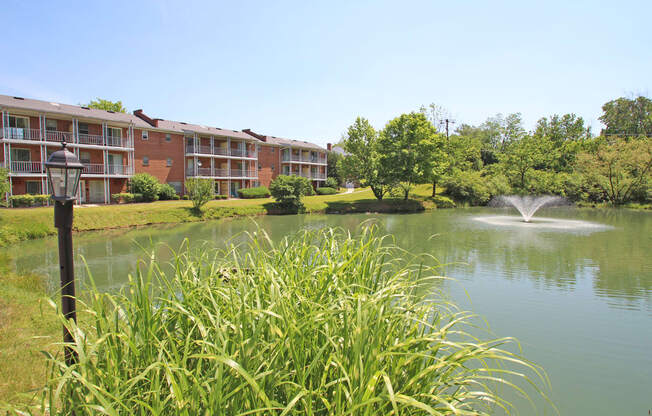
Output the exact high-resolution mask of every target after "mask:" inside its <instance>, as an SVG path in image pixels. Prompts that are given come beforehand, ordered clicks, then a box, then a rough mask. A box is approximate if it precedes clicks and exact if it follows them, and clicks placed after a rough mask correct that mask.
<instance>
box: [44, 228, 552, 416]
mask: <svg viewBox="0 0 652 416" xmlns="http://www.w3.org/2000/svg"><path fill="white" fill-rule="evenodd" d="M176 265H177V267H176V268H175V270H174V272H170V274H168V275H165V274H164V272H163V271H162V270H163V269H161V268H160V267H158V265H157V263H156V259H151V263H150V264H149V267H147V266H146V265H145V266H143V268H142V269H140V270H139V272H138V273H137V275H136V276H134V278H133V279H132V280H131V283H130V286H129V287H128V288H126V289H125V291H124V292H122V293H113V294H99V293H94V294H92V296H89V298H90V299H92V300H91V301H90V302H88V303H87V304H86V305H83V306H80V307H81V309H82V311H81V312H80V317H81V322H83V323H82V324H81V325H80V328H79V329H77V330H74V331H73V332H74V333H75V334H77V336H76V338H75V345H74V348H75V349H76V350H77V351H78V354H79V362H78V364H75V365H74V367H73V368H69V367H67V366H66V364H65V363H63V362H62V361H61V357H58V358H57V357H55V358H53V359H52V360H51V361H50V364H51V365H52V368H53V371H52V373H51V375H50V378H49V380H48V382H47V385H46V387H45V389H44V390H43V394H44V398H45V399H46V400H45V403H48V404H51V405H52V408H50V409H48V410H47V413H50V414H71V413H72V412H74V414H77V415H85V414H89V415H90V414H98V413H100V412H101V413H103V414H110V415H113V414H115V415H117V414H159V415H167V414H170V415H177V414H188V415H191V414H192V415H194V414H225V415H226V414H250V415H263V414H265V415H308V414H309V415H350V414H356V415H377V414H383V415H385V414H395V415H397V414H403V415H424V414H446V415H448V414H477V415H488V414H494V413H495V412H496V410H497V408H499V407H503V408H506V409H510V404H509V402H508V401H507V400H506V396H504V395H505V394H506V393H507V391H508V390H510V387H511V386H514V388H515V389H516V390H515V391H514V393H517V394H518V392H519V391H521V390H520V389H521V388H522V387H525V389H526V391H527V392H530V393H534V394H538V393H541V390H540V389H539V387H540V386H543V385H545V384H546V381H545V378H544V376H543V374H542V372H541V371H540V370H539V369H538V368H537V367H535V366H533V365H531V364H529V363H527V362H526V361H524V360H522V359H521V358H519V357H518V356H515V355H514V354H512V353H510V352H509V351H507V350H506V348H509V344H512V341H511V340H509V339H492V340H483V339H478V338H477V337H476V336H472V335H469V334H467V331H469V330H471V328H472V320H473V318H472V316H471V315H470V314H468V313H466V312H461V311H459V310H457V309H456V307H455V306H454V305H452V304H451V303H450V302H448V301H446V300H445V299H443V298H442V297H439V296H437V293H438V289H437V288H438V287H439V286H440V285H441V282H442V278H440V277H438V276H437V270H436V269H433V268H429V267H427V266H425V265H423V264H422V263H421V260H420V259H419V258H418V257H414V256H412V255H409V254H408V253H406V252H404V251H403V250H401V249H399V248H398V247H394V246H392V245H390V244H389V239H386V238H384V237H381V236H377V235H375V234H374V231H373V229H363V230H362V231H361V233H360V234H358V235H356V236H351V235H350V234H349V233H348V232H346V231H344V230H333V229H321V230H317V231H315V230H313V231H302V232H300V233H298V234H296V235H294V236H290V237H286V238H285V239H284V240H282V241H281V242H280V243H272V242H271V241H270V239H269V238H268V237H267V235H266V234H264V232H261V231H259V232H258V233H257V234H255V235H253V236H252V239H251V240H250V242H249V244H248V248H247V249H245V250H236V249H235V248H234V247H229V248H227V249H225V250H223V251H221V250H216V249H213V248H211V247H207V246H201V247H195V249H194V250H188V251H183V252H181V253H180V255H179V256H178V257H177V258H176ZM73 329H74V328H73ZM476 335H477V334H476ZM512 370H514V371H513V372H512ZM530 382H533V383H534V384H531V385H530ZM511 383H515V384H511ZM61 386H62V387H63V388H60V387H61ZM71 386H74V387H73V388H71ZM537 392H538V393H537ZM44 410H45V409H43V408H36V409H31V411H34V412H35V413H39V414H41V413H44Z"/></svg>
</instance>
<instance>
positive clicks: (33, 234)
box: [0, 187, 433, 247]
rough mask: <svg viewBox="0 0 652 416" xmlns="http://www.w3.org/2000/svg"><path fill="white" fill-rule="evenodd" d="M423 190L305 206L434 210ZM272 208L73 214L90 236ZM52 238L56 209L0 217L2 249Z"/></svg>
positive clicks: (153, 206) (238, 203)
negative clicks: (410, 197)
mask: <svg viewBox="0 0 652 416" xmlns="http://www.w3.org/2000/svg"><path fill="white" fill-rule="evenodd" d="M421 188H424V187H420V188H417V189H416V190H415V194H414V195H415V198H417V199H418V200H408V201H402V200H400V199H388V200H385V201H377V200H376V199H375V198H374V197H373V194H372V192H371V191H370V190H369V189H360V190H356V191H355V192H353V193H340V194H336V195H316V196H309V197H305V198H304V204H305V206H306V211H307V212H309V213H316V212H322V213H336V212H337V213H348V212H417V211H422V210H424V209H428V208H432V207H433V204H432V203H429V202H428V201H427V198H426V197H424V196H423V195H424V194H425V193H424V192H419V191H420V190H421ZM424 190H425V188H424ZM273 202H274V201H273V199H271V198H266V199H235V200H220V201H211V202H209V203H208V204H206V206H205V207H204V210H203V212H202V214H200V215H199V214H197V213H196V212H195V211H193V210H192V209H191V208H192V203H191V202H190V201H157V202H152V203H141V204H124V205H109V206H96V207H79V208H76V209H75V221H74V230H75V231H92V230H103V229H110V228H123V227H134V226H142V225H149V224H165V223H184V222H196V221H206V220H214V219H220V218H228V217H240V216H252V215H265V214H267V212H268V207H269V206H270V205H271V204H273ZM54 234H56V229H55V228H54V223H53V208H52V207H43V208H16V209H3V210H1V211H0V247H2V246H7V245H9V244H12V243H15V242H19V241H23V240H31V239H36V238H43V237H46V236H49V235H54Z"/></svg>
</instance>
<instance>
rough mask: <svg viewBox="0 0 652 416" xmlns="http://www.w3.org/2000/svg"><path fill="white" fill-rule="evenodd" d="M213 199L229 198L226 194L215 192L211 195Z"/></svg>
mask: <svg viewBox="0 0 652 416" xmlns="http://www.w3.org/2000/svg"><path fill="white" fill-rule="evenodd" d="M186 199H188V198H186ZM213 199H229V196H228V195H222V194H215V195H214V196H213Z"/></svg>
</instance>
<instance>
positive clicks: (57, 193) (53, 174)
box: [45, 142, 84, 365]
mask: <svg viewBox="0 0 652 416" xmlns="http://www.w3.org/2000/svg"><path fill="white" fill-rule="evenodd" d="M45 168H46V171H47V176H48V183H49V184H50V189H51V190H52V191H51V192H52V199H53V200H54V226H55V227H56V228H57V230H58V234H59V273H60V275H61V311H62V312H63V315H64V316H65V317H66V318H67V319H72V320H73V321H74V322H77V312H76V309H75V270H74V265H73V257H72V204H73V201H74V200H75V196H76V195H77V188H78V187H79V176H80V175H81V171H82V169H84V165H82V164H81V163H80V162H79V159H77V156H75V154H74V153H72V152H70V151H68V149H66V143H65V142H64V143H62V145H61V149H60V150H57V151H56V152H54V153H52V154H51V155H50V157H49V158H48V161H47V162H45ZM63 342H64V345H65V346H64V356H65V360H66V365H72V364H74V363H75V362H77V354H76V353H75V351H74V350H73V349H72V347H70V346H69V344H70V343H72V342H73V337H72V334H71V333H70V331H68V328H67V327H66V326H65V325H64V327H63Z"/></svg>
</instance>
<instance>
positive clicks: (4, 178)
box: [0, 168, 11, 203]
mask: <svg viewBox="0 0 652 416" xmlns="http://www.w3.org/2000/svg"><path fill="white" fill-rule="evenodd" d="M9 191H11V185H10V184H9V170H8V169H5V168H0V197H1V198H2V199H3V203H4V196H5V195H6V194H7V193H9Z"/></svg>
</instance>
